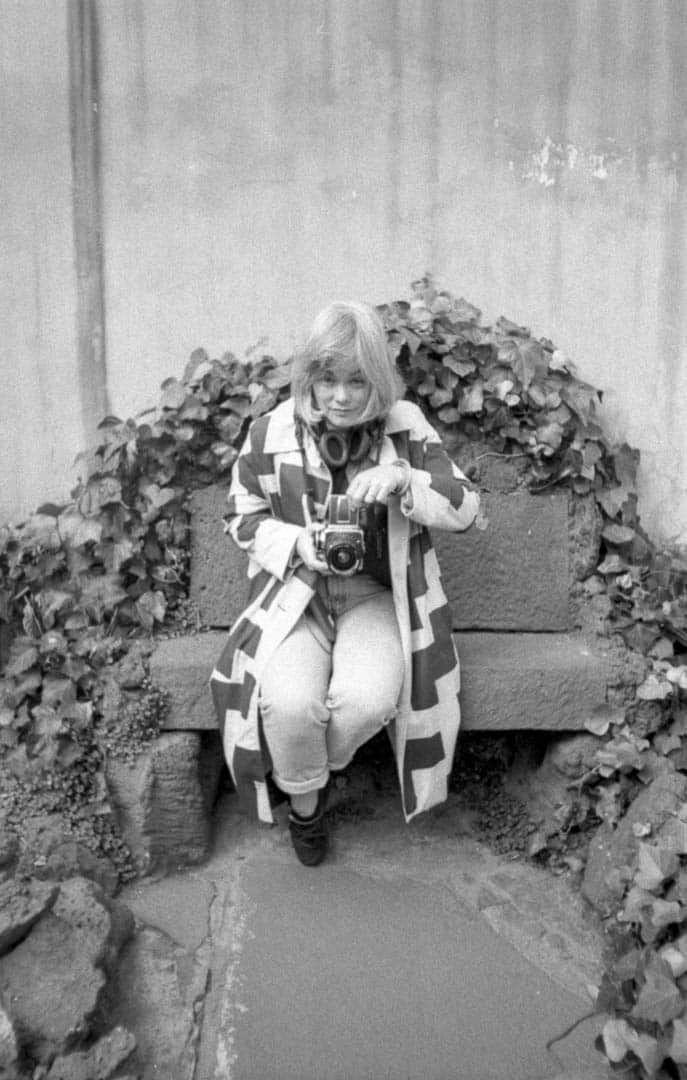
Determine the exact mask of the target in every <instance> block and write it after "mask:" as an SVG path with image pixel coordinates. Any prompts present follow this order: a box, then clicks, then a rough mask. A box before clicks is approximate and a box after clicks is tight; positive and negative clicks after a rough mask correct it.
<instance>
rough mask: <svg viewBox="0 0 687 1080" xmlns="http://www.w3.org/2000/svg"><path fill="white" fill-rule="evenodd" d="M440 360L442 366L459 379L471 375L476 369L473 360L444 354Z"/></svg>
mask: <svg viewBox="0 0 687 1080" xmlns="http://www.w3.org/2000/svg"><path fill="white" fill-rule="evenodd" d="M441 362H442V364H443V365H444V367H447V368H449V370H450V371H453V372H455V374H456V375H458V376H459V377H460V378H461V379H465V378H466V377H467V376H468V375H472V374H473V372H474V371H476V370H477V369H476V365H475V362H474V360H462V359H461V358H460V357H458V356H451V355H449V356H445V357H444V358H443V359H442V361H441Z"/></svg>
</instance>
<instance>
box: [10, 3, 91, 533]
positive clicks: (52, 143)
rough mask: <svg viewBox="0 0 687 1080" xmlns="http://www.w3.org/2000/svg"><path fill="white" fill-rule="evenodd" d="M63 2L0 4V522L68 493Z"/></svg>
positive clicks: (69, 327)
mask: <svg viewBox="0 0 687 1080" xmlns="http://www.w3.org/2000/svg"><path fill="white" fill-rule="evenodd" d="M67 68H68V63H67V33H66V9H65V7H64V5H63V4H60V3H45V2H43V0H2V3H1V4H0V147H1V152H0V204H1V207H2V209H1V211H0V282H1V284H0V372H1V373H2V380H1V386H0V521H7V520H8V519H10V518H17V517H18V516H20V515H22V514H25V513H26V512H27V511H30V510H32V509H34V508H35V507H36V506H37V505H38V504H39V503H40V502H42V501H44V500H45V499H47V498H50V497H56V496H58V495H63V494H65V493H68V490H69V483H70V467H71V463H72V461H73V460H74V457H75V455H76V454H77V452H78V451H79V450H81V449H82V448H83V445H84V429H83V421H82V410H81V393H80V386H79V379H78V375H77V371H78V363H77V349H76V277H75V268H74V255H73V230H72V174H71V162H70V138H69V91H68V85H69V79H68V70H67Z"/></svg>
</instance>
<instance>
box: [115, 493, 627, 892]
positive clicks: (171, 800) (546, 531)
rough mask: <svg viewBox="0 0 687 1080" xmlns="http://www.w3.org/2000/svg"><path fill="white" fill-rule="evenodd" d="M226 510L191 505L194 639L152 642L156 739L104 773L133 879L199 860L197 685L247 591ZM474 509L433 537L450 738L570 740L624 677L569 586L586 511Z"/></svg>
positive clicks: (575, 577) (551, 496) (575, 507)
mask: <svg viewBox="0 0 687 1080" xmlns="http://www.w3.org/2000/svg"><path fill="white" fill-rule="evenodd" d="M484 486H488V485H484ZM493 486H496V485H493ZM225 498H226V491H225V489H223V488H221V487H218V486H215V487H209V488H206V489H203V490H201V491H197V492H195V493H194V494H193V495H192V497H191V597H192V599H193V601H194V602H195V604H196V606H197V609H198V612H199V615H200V619H201V620H202V625H203V626H204V627H205V628H206V629H204V630H203V631H202V632H200V633H194V634H187V635H184V636H180V637H173V638H167V639H160V640H158V642H157V644H156V646H155V649H154V651H153V653H152V656H151V658H150V674H151V676H152V679H153V681H154V682H155V683H156V684H157V685H158V686H160V687H162V688H163V689H164V690H166V691H167V693H168V695H169V701H170V708H169V711H168V715H167V717H166V721H165V728H166V730H165V731H163V732H162V733H161V735H160V737H159V738H158V739H157V740H156V742H155V743H154V744H153V746H152V747H151V748H150V749H149V750H148V751H147V752H146V753H145V754H144V755H143V756H142V757H141V758H140V759H138V760H137V761H136V763H135V764H132V765H130V764H127V763H125V762H124V763H122V762H118V761H117V760H114V761H111V762H109V763H108V775H107V780H108V788H109V791H110V796H111V798H112V801H113V806H114V808H115V811H116V813H117V817H118V820H119V824H120V828H121V830H122V834H123V836H124V838H125V840H126V841H127V843H128V845H129V847H130V849H131V851H132V854H133V856H134V861H135V863H136V865H137V867H138V868H139V870H140V871H141V872H143V873H152V872H159V871H161V870H165V869H169V868H173V867H176V866H179V865H183V864H188V863H193V862H198V861H202V860H203V859H204V858H205V857H206V856H207V852H208V850H209V843H210V837H211V824H210V810H211V807H212V805H213V803H214V800H215V798H216V794H217V790H218V785H219V780H220V775H221V771H222V768H223V756H222V751H221V746H220V740H219V731H218V727H217V722H216V719H215V715H214V711H213V707H212V700H211V695H210V689H209V677H210V673H211V671H212V668H213V667H214V664H215V662H216V660H217V658H218V656H219V654H220V652H221V649H222V646H223V642H224V639H225V636H226V632H227V628H228V627H229V626H231V624H232V623H233V621H234V620H235V618H236V616H237V615H238V614H239V612H240V611H241V610H242V608H243V606H244V603H245V598H246V591H247V586H246V559H245V556H244V555H243V554H242V553H241V552H239V551H238V550H237V548H236V547H235V546H234V545H233V543H232V542H231V541H230V540H229V539H228V537H227V536H226V535H225V534H224V530H223V521H222V518H223V514H224V512H225ZM482 506H483V511H484V514H485V516H486V518H487V521H488V524H487V527H486V529H484V530H480V529H477V528H476V527H473V528H472V529H470V530H468V531H467V532H465V533H460V534H446V533H440V532H437V533H436V534H435V536H434V541H435V545H436V549H437V555H438V558H439V562H440V565H441V569H442V576H443V581H444V587H445V591H446V594H447V596H448V599H449V602H450V604H451V610H452V613H453V628H454V637H455V641H456V645H457V648H458V653H459V656H460V661H461V680H462V686H461V706H462V726H463V730H466V731H487V732H502V731H532V732H542V733H547V732H548V733H552V734H554V735H555V734H558V733H561V734H562V733H566V732H578V731H580V729H582V728H583V726H584V723H585V720H587V718H588V717H589V716H590V715H592V714H593V713H594V710H595V709H597V708H598V707H599V706H601V705H603V704H604V703H606V702H607V701H612V702H613V703H614V704H615V703H616V702H615V698H617V696H618V695H619V694H622V693H623V684H624V682H626V681H627V677H628V672H627V670H626V669H625V668H624V667H623V666H622V663H619V662H618V657H617V656H616V655H614V652H613V649H612V648H611V647H610V646H609V642H608V639H604V638H603V637H599V636H597V635H596V634H595V633H594V632H593V621H592V624H591V625H592V629H591V630H590V631H589V632H584V631H583V630H582V624H583V623H584V620H580V608H579V604H578V594H579V593H580V591H581V586H580V582H581V581H582V580H583V579H584V578H586V577H588V576H589V575H590V574H592V572H593V570H594V568H595V566H596V564H597V562H598V555H599V536H600V518H599V515H598V512H597V511H596V510H595V508H594V503H593V501H592V500H591V499H587V500H577V499H576V500H574V502H573V501H571V500H570V499H569V497H568V495H567V494H566V493H562V492H554V493H547V494H542V495H538V496H531V495H529V494H526V493H521V492H511V493H507V492H504V491H503V489H500V490H499V491H496V492H492V493H488V494H486V495H484V496H483V499H482ZM597 621H598V620H597ZM566 782H567V781H566Z"/></svg>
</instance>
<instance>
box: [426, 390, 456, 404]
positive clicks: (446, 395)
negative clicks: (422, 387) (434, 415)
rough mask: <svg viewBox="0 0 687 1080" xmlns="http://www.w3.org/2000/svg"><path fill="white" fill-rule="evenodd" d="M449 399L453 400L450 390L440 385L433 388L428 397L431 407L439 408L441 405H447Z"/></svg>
mask: <svg viewBox="0 0 687 1080" xmlns="http://www.w3.org/2000/svg"><path fill="white" fill-rule="evenodd" d="M450 401H453V393H452V391H451V390H446V389H443V388H441V387H440V388H439V389H437V390H435V391H434V393H433V394H432V396H431V397H430V399H429V403H430V405H431V406H432V408H433V409H439V408H441V406H442V405H448V403H449V402H450Z"/></svg>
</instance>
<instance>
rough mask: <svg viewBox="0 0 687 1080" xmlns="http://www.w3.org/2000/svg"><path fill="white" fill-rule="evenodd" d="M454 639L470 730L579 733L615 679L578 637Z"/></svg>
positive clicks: (465, 719)
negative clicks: (575, 731)
mask: <svg viewBox="0 0 687 1080" xmlns="http://www.w3.org/2000/svg"><path fill="white" fill-rule="evenodd" d="M453 637H454V641H455V643H456V647H457V649H458V655H459V657H460V663H461V693H460V700H461V708H462V714H463V726H464V728H465V730H469V731H473V730H480V731H490V730H504V731H507V730H510V729H519V728H528V729H530V730H536V729H540V730H542V731H574V730H579V729H580V728H582V727H583V726H584V722H585V720H586V719H587V718H588V717H589V716H590V715H591V713H592V712H593V710H594V709H595V708H596V707H598V706H599V705H602V704H603V703H604V702H605V701H606V692H607V687H608V686H609V685H610V684H611V682H612V681H613V678H614V676H613V672H612V669H611V666H610V663H609V661H608V659H607V658H606V656H605V654H602V653H595V652H594V651H593V650H592V648H591V646H590V645H589V643H588V642H587V641H586V640H585V639H584V638H583V637H581V636H578V635H576V634H487V633H484V634H479V633H475V634H467V633H464V634H454V635H453Z"/></svg>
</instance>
